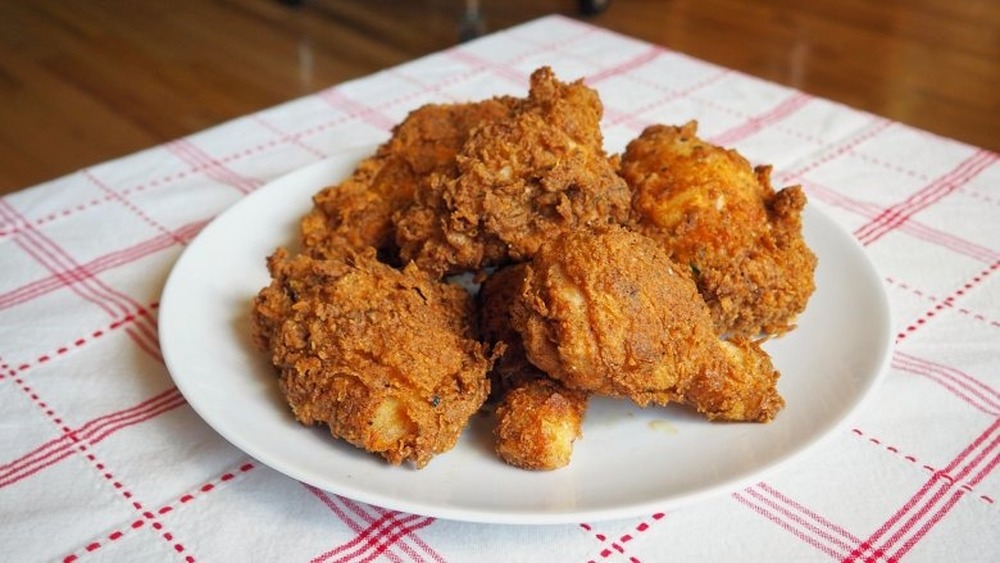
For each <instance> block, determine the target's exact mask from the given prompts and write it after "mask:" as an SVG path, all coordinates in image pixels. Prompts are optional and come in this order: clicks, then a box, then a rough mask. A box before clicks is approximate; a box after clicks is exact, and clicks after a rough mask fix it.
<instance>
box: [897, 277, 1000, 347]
mask: <svg viewBox="0 0 1000 563" xmlns="http://www.w3.org/2000/svg"><path fill="white" fill-rule="evenodd" d="M998 267H1000V261H998V262H994V263H993V264H992V265H990V267H989V268H986V269H985V270H982V271H981V272H979V273H978V274H976V275H975V276H973V277H972V279H971V280H969V281H968V282H966V283H965V284H963V285H962V287H961V288H959V289H957V290H955V291H954V292H953V293H952V294H951V295H949V296H948V297H945V298H944V299H943V300H941V301H939V302H938V303H937V304H936V305H934V307H933V308H932V309H930V310H928V311H926V312H925V313H924V314H923V315H921V316H920V317H918V318H917V319H916V320H915V321H913V323H911V324H910V325H908V326H907V327H906V328H905V329H903V331H902V332H900V333H899V334H897V335H896V342H897V343H898V342H900V341H901V340H903V339H905V338H906V337H907V336H909V335H910V334H912V333H914V332H916V331H917V329H918V328H920V327H921V326H923V325H925V324H926V323H927V321H929V320H930V319H931V318H932V317H934V316H935V315H936V314H937V313H938V312H940V311H942V310H944V309H945V308H946V307H947V308H952V310H956V311H958V312H959V313H963V314H966V315H969V314H970V313H971V312H969V311H968V309H958V308H955V307H954V305H955V300H956V299H958V298H959V297H962V296H963V295H965V294H966V292H968V290H970V289H973V288H974V287H976V286H977V285H979V284H980V283H982V282H983V280H985V279H986V278H987V277H989V276H990V274H992V273H993V272H995V271H996V269H997V268H998ZM972 318H974V319H976V320H981V321H983V322H989V324H990V326H993V327H1000V322H997V321H995V320H991V321H987V319H986V318H985V317H983V316H982V315H972Z"/></svg>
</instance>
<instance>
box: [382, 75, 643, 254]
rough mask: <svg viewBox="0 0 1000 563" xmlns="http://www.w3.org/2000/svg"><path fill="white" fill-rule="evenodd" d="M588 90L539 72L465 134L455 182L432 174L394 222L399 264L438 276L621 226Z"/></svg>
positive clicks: (613, 179)
mask: <svg viewBox="0 0 1000 563" xmlns="http://www.w3.org/2000/svg"><path fill="white" fill-rule="evenodd" d="M602 111H603V108H602V105H601V102H600V99H599V98H598V95H597V93H596V92H595V91H594V90H592V89H590V88H588V87H587V86H585V85H584V84H583V82H582V81H576V82H573V83H569V84H566V83H562V82H560V81H558V80H557V79H556V78H555V76H554V75H553V73H552V70H551V69H549V68H547V67H543V68H540V69H538V70H536V71H535V72H534V73H533V74H532V75H531V87H530V91H529V94H528V97H527V98H526V99H522V100H520V101H519V103H518V104H517V105H516V107H515V108H514V109H513V110H512V111H511V112H510V113H509V114H507V115H506V116H505V117H503V118H501V119H497V120H493V121H490V122H489V123H486V124H484V125H483V126H482V127H479V128H477V129H476V130H474V131H473V132H472V133H471V134H470V136H469V139H468V141H467V142H466V143H465V145H464V146H463V148H462V150H461V151H460V152H459V154H458V156H457V165H458V175H457V176H455V177H448V176H447V175H443V174H436V175H433V177H432V179H431V181H429V182H427V183H425V184H421V185H420V186H419V188H418V190H417V192H416V194H415V198H414V203H413V205H411V206H410V207H408V208H407V209H405V210H403V211H401V212H400V213H398V214H397V215H396V217H395V224H396V242H397V243H398V244H399V247H400V254H401V256H402V257H403V259H404V260H412V261H415V262H416V263H417V264H418V265H419V266H420V267H421V268H422V269H424V270H427V271H433V272H437V273H455V272H461V271H468V270H477V269H479V268H483V267H486V266H492V265H501V264H505V263H508V262H517V261H523V260H526V259H528V258H530V257H531V255H533V254H534V253H535V251H536V250H537V249H538V247H539V246H540V245H541V244H542V242H544V241H546V240H549V239H551V238H555V237H557V236H559V235H561V234H563V233H565V232H567V231H570V230H573V229H575V228H578V227H583V226H589V225H601V224H608V223H624V222H625V221H627V219H628V213H629V203H630V200H631V193H630V192H629V190H628V187H627V186H626V185H625V182H624V181H623V180H622V179H621V178H620V177H618V175H617V173H616V170H615V168H614V166H613V165H612V163H611V162H610V161H609V159H608V157H607V155H606V154H605V152H604V149H603V146H602V143H603V136H602V134H601V130H600V120H601V114H602Z"/></svg>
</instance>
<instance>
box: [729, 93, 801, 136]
mask: <svg viewBox="0 0 1000 563" xmlns="http://www.w3.org/2000/svg"><path fill="white" fill-rule="evenodd" d="M812 100H813V98H812V96H809V95H807V94H805V93H803V92H795V93H793V94H792V95H791V96H789V97H788V98H785V99H784V100H783V101H782V102H781V103H779V104H778V105H776V106H775V107H774V108H772V109H770V110H769V111H767V112H764V113H762V114H760V115H757V116H751V117H750V118H749V119H748V120H746V121H745V122H744V123H742V124H740V125H738V126H737V127H735V128H733V129H730V130H728V131H725V132H723V133H721V134H719V135H716V136H714V137H712V138H710V139H709V142H711V143H714V144H716V145H720V146H731V145H734V144H736V143H737V142H739V141H740V140H742V139H744V138H746V137H748V136H750V135H752V134H754V133H756V132H758V131H760V130H761V129H763V128H764V127H768V126H771V125H773V124H774V123H780V122H782V121H784V120H785V118H787V117H789V116H791V115H793V114H795V112H797V111H799V110H800V109H802V108H803V107H805V106H806V105H808V104H809V102H811V101H812Z"/></svg>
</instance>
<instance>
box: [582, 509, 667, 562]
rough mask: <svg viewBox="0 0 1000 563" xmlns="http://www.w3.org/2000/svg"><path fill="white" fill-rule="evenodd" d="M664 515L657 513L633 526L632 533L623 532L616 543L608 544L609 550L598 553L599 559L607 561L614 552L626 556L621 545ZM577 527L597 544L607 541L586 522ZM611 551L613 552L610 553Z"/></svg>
mask: <svg viewBox="0 0 1000 563" xmlns="http://www.w3.org/2000/svg"><path fill="white" fill-rule="evenodd" d="M666 515H667V514H666V513H665V512H657V513H655V514H652V515H650V517H649V519H647V520H643V521H641V522H639V523H638V524H636V525H635V527H633V528H632V531H630V532H625V533H624V534H622V535H621V537H619V538H618V540H617V541H613V542H611V544H610V545H611V549H608V548H605V549H602V550H601V551H600V556H601V558H602V559H607V558H608V557H610V556H611V555H612V554H614V552H615V551H617V552H618V553H621V554H622V555H626V553H625V548H624V547H623V546H622V544H624V543H628V542H630V541H632V540H633V539H634V538H635V535H636V534H641V533H643V532H646V531H648V530H649V529H650V528H651V527H652V524H653V523H655V522H658V521H660V520H662V519H663V518H664V517H665V516H666ZM579 526H580V528H582V529H583V530H585V531H587V532H589V533H590V535H592V536H593V537H594V538H595V539H597V540H598V541H599V542H601V543H606V542H607V541H608V537H607V536H606V535H604V534H602V533H600V532H596V531H594V527H593V526H592V525H591V524H588V523H586V522H581V523H580V524H579ZM612 549H613V550H614V551H612ZM629 561H634V562H636V563H638V561H639V559H637V558H636V557H629ZM588 563H595V561H594V560H593V559H592V560H590V561H588Z"/></svg>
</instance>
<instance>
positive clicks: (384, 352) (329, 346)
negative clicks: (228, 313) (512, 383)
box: [252, 249, 490, 467]
mask: <svg viewBox="0 0 1000 563" xmlns="http://www.w3.org/2000/svg"><path fill="white" fill-rule="evenodd" d="M268 267H269V269H270V271H271V276H272V282H271V284H270V285H269V286H268V287H265V288H264V289H262V290H261V291H260V293H259V294H258V296H257V298H256V299H255V300H254V303H253V320H252V328H253V337H254V341H255V343H256V344H257V346H258V347H259V348H261V349H262V350H267V351H270V353H271V359H272V362H273V363H274V365H275V367H277V369H278V372H279V385H280V387H281V390H282V392H283V393H284V395H285V397H286V399H287V400H288V403H289V405H290V406H291V408H292V411H293V413H294V415H295V418H296V419H297V420H298V421H299V422H301V423H302V424H326V425H328V426H329V429H330V432H331V433H332V434H333V435H334V436H335V437H338V438H342V439H344V440H345V441H347V442H349V443H351V444H354V445H355V446H358V447H361V448H364V449H366V450H368V451H371V452H374V453H376V454H379V455H381V456H382V457H384V458H385V459H387V460H388V461H390V462H391V463H393V464H400V463H402V462H403V461H411V462H413V463H414V464H415V465H416V466H417V467H423V466H424V465H426V464H427V463H428V461H430V459H431V458H432V457H433V456H434V455H436V454H439V453H442V452H444V451H446V450H449V449H451V448H452V447H453V446H454V445H455V443H456V441H457V439H458V436H459V434H460V432H461V430H462V428H463V427H464V426H465V425H466V423H467V422H468V419H469V417H471V416H472V415H473V414H474V413H476V412H477V411H478V410H479V408H480V407H481V406H482V404H483V403H484V401H485V400H486V397H487V395H488V393H489V380H488V379H487V377H486V372H487V371H488V369H489V368H490V359H489V358H488V357H487V356H486V350H485V347H484V346H483V345H482V344H481V343H480V342H479V341H478V340H477V339H475V336H476V335H475V327H474V325H473V321H472V319H473V318H474V316H473V307H472V301H471V297H470V296H469V294H468V292H467V291H466V290H465V289H463V288H461V287H458V286H456V285H451V284H447V283H444V282H439V281H436V280H433V279H431V278H429V277H428V276H427V275H425V274H424V273H423V272H421V271H419V270H418V269H417V268H415V267H413V266H409V267H407V268H405V269H403V270H396V269H394V268H392V267H390V266H387V265H385V264H383V263H381V262H379V261H378V260H376V258H375V255H374V251H369V252H367V253H359V254H348V255H345V256H342V257H340V258H336V259H329V260H320V259H316V258H312V257H310V256H307V255H304V254H300V255H297V256H294V257H290V256H289V255H288V254H287V252H285V251H284V250H281V249H279V250H278V251H276V252H275V254H273V255H272V256H271V257H270V258H269V260H268Z"/></svg>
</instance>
